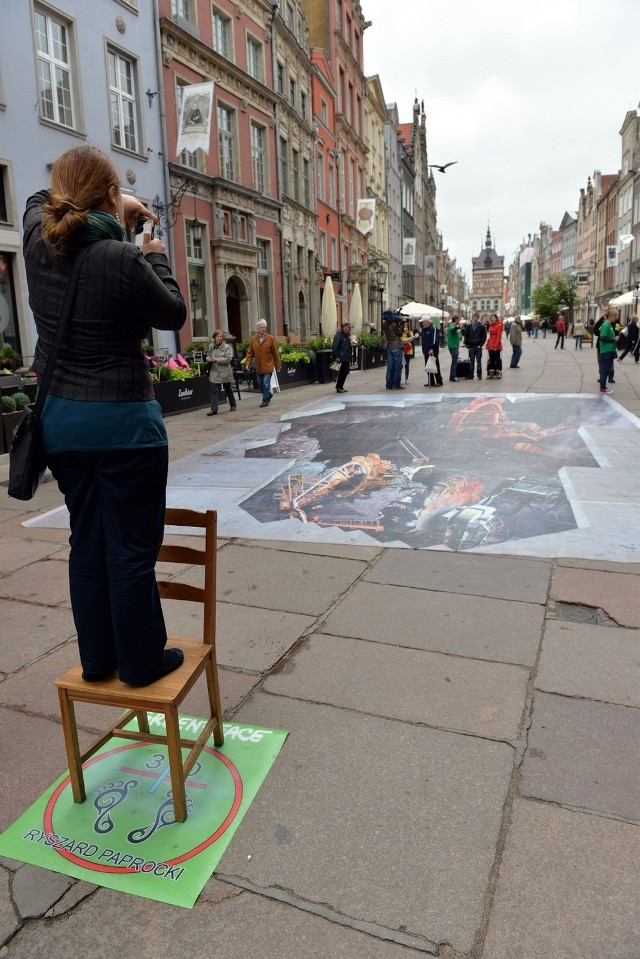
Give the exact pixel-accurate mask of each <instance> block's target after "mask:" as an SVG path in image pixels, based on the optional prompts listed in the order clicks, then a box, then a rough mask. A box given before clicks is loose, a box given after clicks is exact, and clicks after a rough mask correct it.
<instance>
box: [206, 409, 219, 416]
mask: <svg viewBox="0 0 640 959" xmlns="http://www.w3.org/2000/svg"><path fill="white" fill-rule="evenodd" d="M217 415H218V411H217V410H209V412H208V413H207V416H217Z"/></svg>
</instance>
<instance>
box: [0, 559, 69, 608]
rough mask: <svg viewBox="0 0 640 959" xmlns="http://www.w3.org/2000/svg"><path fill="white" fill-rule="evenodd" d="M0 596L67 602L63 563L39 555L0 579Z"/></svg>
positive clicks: (59, 604) (36, 601) (59, 602)
mask: <svg viewBox="0 0 640 959" xmlns="http://www.w3.org/2000/svg"><path fill="white" fill-rule="evenodd" d="M0 597H5V598H6V599H21V600H23V601H24V602H30V603H40V604H41V605H44V604H46V605H47V606H66V607H69V608H70V606H71V603H70V601H69V571H68V568H67V566H66V564H65V563H59V562H57V561H55V560H48V559H43V560H40V562H37V563H31V564H30V565H29V566H25V567H24V569H19V570H16V571H15V572H14V573H9V574H8V575H7V576H3V577H2V578H1V579H0Z"/></svg>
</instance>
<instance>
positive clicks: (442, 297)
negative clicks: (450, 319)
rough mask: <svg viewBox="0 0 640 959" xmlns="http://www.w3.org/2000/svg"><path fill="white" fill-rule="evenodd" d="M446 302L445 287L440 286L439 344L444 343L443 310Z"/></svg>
mask: <svg viewBox="0 0 640 959" xmlns="http://www.w3.org/2000/svg"><path fill="white" fill-rule="evenodd" d="M446 302H447V287H446V284H444V283H443V284H442V286H441V287H440V308H441V310H442V320H441V321H440V343H441V344H442V343H444V308H445V305H446Z"/></svg>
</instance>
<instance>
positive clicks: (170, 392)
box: [153, 376, 211, 416]
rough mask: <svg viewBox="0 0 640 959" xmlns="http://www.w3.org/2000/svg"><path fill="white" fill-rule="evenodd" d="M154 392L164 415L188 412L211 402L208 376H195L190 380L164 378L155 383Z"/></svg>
mask: <svg viewBox="0 0 640 959" xmlns="http://www.w3.org/2000/svg"><path fill="white" fill-rule="evenodd" d="M153 392H154V395H155V398H156V400H157V401H158V403H159V404H160V408H161V410H162V414H163V416H167V415H170V414H171V413H187V412H189V410H198V409H201V408H202V407H203V406H210V404H211V387H210V384H209V377H208V376H194V377H192V378H191V379H189V380H164V382H162V383H154V384H153Z"/></svg>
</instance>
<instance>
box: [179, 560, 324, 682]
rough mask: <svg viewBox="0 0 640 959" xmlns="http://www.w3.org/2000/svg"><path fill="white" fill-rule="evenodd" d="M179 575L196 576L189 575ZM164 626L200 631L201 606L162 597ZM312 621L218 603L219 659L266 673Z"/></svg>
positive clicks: (190, 632)
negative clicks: (165, 599) (166, 599)
mask: <svg viewBox="0 0 640 959" xmlns="http://www.w3.org/2000/svg"><path fill="white" fill-rule="evenodd" d="M178 578H179V579H193V580H194V581H195V579H196V578H197V574H196V577H190V576H188V575H185V576H184V577H183V576H180V577H178ZM162 608H163V610H164V611H165V621H166V624H167V630H168V632H169V633H170V634H172V635H175V636H201V635H202V606H201V605H200V604H199V603H186V602H178V601H177V600H169V601H164V602H163V603H162ZM314 622H315V617H314V616H302V615H300V614H299V613H289V612H284V611H283V610H281V609H280V610H274V609H261V610H260V613H259V614H258V615H257V614H256V609H255V607H254V606H243V605H238V604H237V603H218V604H217V609H216V646H217V650H218V663H219V665H220V666H228V667H230V668H232V669H245V670H249V671H251V672H254V673H265V672H267V670H269V669H270V668H271V667H272V666H273V665H275V663H277V662H278V660H279V659H280V658H281V657H282V656H283V655H284V654H285V653H286V652H287V651H288V650H289V649H290V648H291V647H292V646H293V644H294V643H296V642H297V641H298V639H299V638H300V636H302V635H303V633H305V632H306V630H308V629H309V628H310V627H311V626H312V625H313V623H314Z"/></svg>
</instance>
